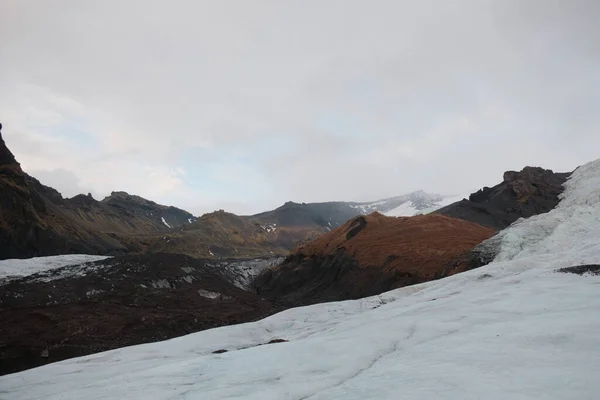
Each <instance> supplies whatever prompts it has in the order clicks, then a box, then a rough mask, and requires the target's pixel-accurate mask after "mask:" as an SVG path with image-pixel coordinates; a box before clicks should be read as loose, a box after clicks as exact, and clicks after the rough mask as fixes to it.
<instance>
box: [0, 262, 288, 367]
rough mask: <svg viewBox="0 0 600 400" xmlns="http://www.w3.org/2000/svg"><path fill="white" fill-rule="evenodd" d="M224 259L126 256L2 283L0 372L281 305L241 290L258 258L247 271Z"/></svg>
mask: <svg viewBox="0 0 600 400" xmlns="http://www.w3.org/2000/svg"><path fill="white" fill-rule="evenodd" d="M268 262H269V261H268V260H264V262H263V264H264V265H267V263H268ZM223 263H225V261H222V262H221V263H220V264H219V265H215V264H213V263H212V262H211V261H208V260H199V259H194V258H190V257H187V256H183V255H174V254H147V255H139V256H133V255H128V256H122V257H116V258H109V259H106V260H103V261H96V262H90V263H85V264H82V265H73V266H67V267H63V268H59V269H55V270H50V271H46V272H42V273H39V274H36V275H31V276H27V277H24V278H20V279H15V280H11V281H8V282H7V283H5V284H2V283H0V320H1V321H2V324H0V338H2V340H0V374H6V373H12V372H16V371H20V370H23V369H27V368H32V367H36V366H40V365H44V364H47V363H50V362H55V361H59V360H63V359H66V358H71V357H78V356H83V355H87V354H92V353H97V352H101V351H105V350H110V349H115V348H119V347H124V346H129V345H134V344H140V343H147V342H153V341H159V340H165V339H169V338H173V337H176V336H181V335H185V334H189V333H193V332H197V331H200V330H203V329H209V328H214V327H218V326H222V325H229V324H236V323H242V322H249V321H253V320H257V319H260V318H263V317H265V316H267V315H269V314H272V313H274V312H276V311H278V310H280V308H278V307H276V306H274V305H273V304H272V303H270V302H269V301H267V300H264V299H262V298H260V297H259V296H257V295H255V294H253V293H251V292H248V291H245V290H242V289H240V288H239V287H236V285H237V286H243V284H244V282H245V281H244V280H243V279H241V280H240V278H244V277H245V276H243V277H240V275H239V274H240V271H241V272H244V271H245V273H251V272H252V271H254V270H256V268H257V266H258V267H259V268H260V265H261V261H258V260H250V261H247V263H249V265H248V266H247V267H248V268H249V269H250V270H251V271H250V272H249V270H248V269H239V268H235V265H233V267H232V268H230V269H227V268H223V267H224V265H223ZM232 263H235V261H232ZM233 283H235V285H234V284H233Z"/></svg>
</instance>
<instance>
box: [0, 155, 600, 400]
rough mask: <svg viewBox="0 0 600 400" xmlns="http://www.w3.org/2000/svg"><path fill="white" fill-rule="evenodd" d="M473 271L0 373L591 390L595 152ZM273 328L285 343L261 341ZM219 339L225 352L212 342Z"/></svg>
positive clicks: (403, 390)
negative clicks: (582, 271)
mask: <svg viewBox="0 0 600 400" xmlns="http://www.w3.org/2000/svg"><path fill="white" fill-rule="evenodd" d="M565 186H566V189H565V192H564V195H563V200H562V202H561V203H560V204H559V206H558V207H556V208H555V209H554V210H552V211H550V212H549V213H546V214H541V215H538V216H536V217H533V218H530V219H527V220H521V221H518V222H517V223H515V224H513V225H512V226H511V227H509V228H508V229H506V230H505V231H503V232H501V233H500V234H499V235H498V236H496V237H494V238H493V239H492V240H491V241H493V242H494V244H495V245H497V246H499V247H500V248H501V251H500V253H499V255H498V256H497V257H496V260H495V261H494V262H493V263H491V264H489V265H487V266H485V267H482V268H479V269H475V270H471V271H468V272H465V273H462V274H458V275H454V276H451V277H449V278H445V279H441V280H436V281H432V282H428V283H425V284H421V285H416V286H411V287H406V288H402V289H397V290H394V291H391V292H388V293H384V294H382V295H379V296H374V297H370V298H366V299H361V300H354V301H344V302H336V303H328V304H319V305H314V306H309V307H302V308H297V309H291V310H288V311H285V312H282V313H279V314H277V315H274V316H271V317H269V318H266V319H264V320H261V321H258V322H254V323H248V324H241V325H235V326H228V327H222V328H217V329H212V330H208V331H204V332H199V333H196V334H192V335H188V336H184V337H180V338H176V339H172V340H168V341H165V342H159V343H151V344H145V345H140V346H132V347H127V348H123V349H119V350H113V351H109V352H105V353H100V354H95V355H91V356H86V357H81V358H77V359H71V360H67V361H63V362H60V363H55V364H50V365H47V366H44V367H40V368H36V369H33V370H29V371H24V372H20V373H17V374H13V375H7V376H3V377H0V393H2V394H3V395H4V396H5V397H6V398H10V399H12V400H24V399H29V400H33V399H40V400H41V399H44V400H53V399H63V400H74V399H81V398H85V399H91V400H105V399H121V398H144V399H148V400H162V399H165V400H166V399H172V398H202V399H206V400H210V399H225V398H226V399H261V400H269V399H308V398H310V399H311V400H320V399H345V400H351V399H365V398H370V399H397V398H398V396H399V394H401V395H402V396H403V397H406V398H414V399H480V398H485V399H489V400H504V399H506V398H514V397H515V396H517V397H518V398H520V399H539V398H543V399H589V400H592V399H596V398H597V394H598V393H600V380H598V379H597V377H598V374H600V362H599V361H598V360H600V337H599V336H598V335H597V332H599V331H600V318H599V315H598V310H600V296H598V288H599V287H600V286H598V285H600V276H594V275H587V276H579V275H574V274H565V273H558V272H556V271H557V270H558V269H560V268H565V267H570V266H576V265H580V264H582V263H587V264H600V240H598V238H599V237H600V161H596V162H593V163H590V164H587V165H585V166H583V167H580V168H579V169H577V170H576V171H575V172H574V173H573V176H572V178H571V179H570V180H569V181H568V182H567V184H566V185H565ZM273 339H285V340H287V341H288V342H286V343H277V344H269V345H264V344H266V343H269V342H270V341H271V340H273ZM217 350H227V352H226V353H223V354H213V353H214V352H215V351H217Z"/></svg>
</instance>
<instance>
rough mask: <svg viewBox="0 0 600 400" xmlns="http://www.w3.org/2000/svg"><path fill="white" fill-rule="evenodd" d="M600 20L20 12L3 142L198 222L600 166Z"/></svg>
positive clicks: (179, 8)
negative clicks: (535, 169)
mask: <svg viewBox="0 0 600 400" xmlns="http://www.w3.org/2000/svg"><path fill="white" fill-rule="evenodd" d="M599 19H600V6H599V5H598V2H596V1H586V0H577V1H572V2H547V1H542V0H531V1H527V2H523V1H517V0H507V1H491V0H490V1H487V0H483V1H468V0H464V1H458V2H443V1H431V0H424V1H420V2H404V1H376V2H363V1H333V0H331V1H320V2H316V1H303V2H285V1H263V2H252V3H250V2H243V1H238V2H232V3H229V2H228V3H227V4H225V3H222V2H204V1H183V0H180V1H175V2H170V3H169V4H167V3H165V2H162V1H133V0H132V1H128V2H125V3H122V4H120V5H119V12H115V8H114V6H113V5H111V4H110V2H104V1H86V2H75V3H73V2H61V1H58V2H53V3H41V4H36V6H35V7H34V6H31V5H29V4H27V3H26V2H19V1H10V0H9V1H4V2H2V4H1V5H0V59H2V60H3V62H2V63H0V110H2V115H1V118H2V122H3V123H4V126H5V128H4V135H5V136H6V139H7V141H8V142H9V145H10V146H11V147H12V148H13V150H14V152H15V153H16V156H17V158H18V159H19V160H20V161H21V162H22V163H23V166H24V167H25V168H26V169H29V170H31V171H55V170H65V171H71V172H72V173H73V174H74V175H76V177H77V179H78V180H77V182H80V184H81V185H82V188H90V189H89V190H92V191H94V193H99V194H102V195H106V194H108V193H110V191H111V190H127V191H129V192H132V193H137V194H140V195H144V196H152V198H153V200H155V201H159V202H162V203H169V204H175V205H177V206H180V207H184V208H188V209H193V210H199V211H200V210H202V211H209V210H210V209H211V208H212V207H214V208H222V207H221V206H220V205H221V204H228V205H231V206H232V211H236V212H258V211H260V210H263V209H266V208H271V207H275V206H277V205H279V204H280V203H282V202H284V201H286V200H295V201H318V200H320V201H324V200H335V199H344V200H355V199H356V200H361V199H366V200H368V199H374V198H378V197H384V196H391V195H397V194H401V193H404V192H407V191H410V190H416V189H425V190H432V191H437V192H450V193H463V192H464V191H468V190H474V189H477V188H478V187H480V186H483V185H491V184H494V183H495V182H497V181H499V180H500V179H501V174H502V172H503V171H504V170H507V169H517V168H521V167H523V166H524V165H527V164H529V165H542V166H545V167H548V168H553V169H556V170H571V169H573V168H574V167H575V166H577V165H579V164H581V163H584V162H586V161H589V160H590V159H593V158H596V157H597V156H598V154H597V150H596V149H597V148H600V135H599V134H598V127H599V125H600V114H598V113H597V112H596V110H597V109H598V107H599V106H600V75H599V74H598V72H597V71H598V67H599V65H600V48H598V41H597V40H596V38H597V37H598V36H599V32H598V27H597V21H598V20H599ZM181 171H185V173H184V174H181V173H180V172H181ZM65 182H71V183H68V185H72V181H69V180H66V181H65ZM57 186H58V187H57V188H58V189H59V190H64V191H65V192H68V191H69V190H70V187H71V186H69V187H67V183H65V184H64V185H63V184H61V183H60V181H59V180H57ZM74 187H75V188H76V187H77V186H74ZM238 207H239V208H238Z"/></svg>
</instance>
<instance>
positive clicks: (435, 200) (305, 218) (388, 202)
mask: <svg viewBox="0 0 600 400" xmlns="http://www.w3.org/2000/svg"><path fill="white" fill-rule="evenodd" d="M460 199H462V196H443V195H439V194H432V193H426V192H424V191H422V190H419V191H416V192H412V193H409V194H406V195H402V196H396V197H390V198H387V199H382V200H377V201H372V202H363V203H359V202H344V201H333V202H325V203H294V202H291V201H290V202H287V203H285V204H284V205H283V206H281V207H279V208H277V209H275V210H272V211H267V212H263V213H260V214H256V215H252V216H248V217H246V218H249V219H251V220H254V221H259V222H260V223H262V224H267V225H273V224H275V225H279V226H282V225H286V226H306V227H319V228H324V229H326V230H328V231H329V230H331V229H333V228H337V227H338V226H340V225H342V224H344V223H346V221H348V220H349V219H351V218H354V217H356V216H359V215H367V214H371V213H372V212H375V211H377V212H379V213H382V214H385V215H389V216H411V215H416V214H426V213H428V212H432V211H434V210H436V209H438V208H441V207H443V206H445V205H447V204H450V203H451V202H454V201H458V200H460Z"/></svg>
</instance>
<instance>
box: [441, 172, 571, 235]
mask: <svg viewBox="0 0 600 400" xmlns="http://www.w3.org/2000/svg"><path fill="white" fill-rule="evenodd" d="M569 175H570V173H555V172H552V171H551V170H548V169H543V168H539V167H525V168H524V169H523V170H522V171H520V172H517V171H507V172H505V173H504V177H503V182H502V183H500V184H498V185H496V186H494V187H492V188H489V187H484V188H483V189H481V190H479V191H478V192H476V193H473V194H472V195H471V196H470V197H469V200H462V201H459V202H457V203H454V204H451V205H449V206H446V207H444V208H441V209H439V210H437V211H436V213H438V214H443V215H447V216H449V217H454V218H460V219H464V220H467V221H471V222H475V223H477V224H481V225H484V226H489V227H492V228H495V229H504V228H506V227H507V226H509V225H510V224H512V223H513V222H515V221H516V220H517V219H519V218H528V217H531V216H533V215H537V214H542V213H546V212H548V211H550V210H552V209H553V208H554V207H556V205H557V204H558V202H559V200H560V199H559V195H560V193H562V191H563V184H564V183H565V181H566V180H567V178H568V177H569Z"/></svg>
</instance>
